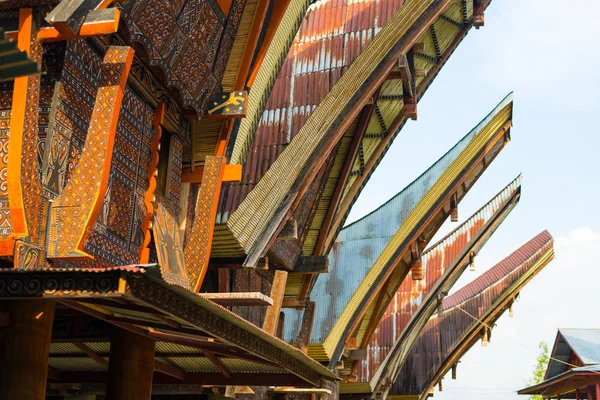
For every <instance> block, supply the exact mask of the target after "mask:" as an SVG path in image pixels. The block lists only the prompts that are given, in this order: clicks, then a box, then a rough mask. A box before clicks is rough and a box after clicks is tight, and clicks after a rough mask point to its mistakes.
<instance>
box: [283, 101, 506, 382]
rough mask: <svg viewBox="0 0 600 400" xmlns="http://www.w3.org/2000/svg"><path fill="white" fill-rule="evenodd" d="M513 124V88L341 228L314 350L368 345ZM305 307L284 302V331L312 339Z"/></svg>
mask: <svg viewBox="0 0 600 400" xmlns="http://www.w3.org/2000/svg"><path fill="white" fill-rule="evenodd" d="M511 125H512V95H509V96H507V97H506V98H505V99H503V100H502V101H501V102H500V103H499V104H498V105H497V106H496V107H495V108H494V109H493V110H492V112H490V114H489V115H488V116H487V117H486V118H484V119H483V120H482V121H481V122H480V123H479V124H478V125H477V126H476V127H475V128H473V129H472V130H471V132H469V133H468V134H467V135H466V136H465V137H464V138H463V139H461V140H460V141H459V142H458V143H457V144H456V145H455V146H454V147H453V148H452V149H450V150H449V151H448V152H447V153H446V154H445V155H444V156H443V157H442V158H440V159H439V160H438V161H437V162H436V163H434V164H433V165H432V166H431V167H430V168H429V169H428V170H427V171H425V172H424V173H423V174H422V175H421V176H420V177H418V178H417V179H416V180H415V181H413V182H412V183H411V184H410V185H409V186H407V187H406V188H405V189H404V190H402V191H401V192H400V193H398V194H397V195H396V196H394V197H393V198H392V199H390V200H389V201H387V202H386V203H385V204H384V205H382V206H381V207H379V208H378V209H377V210H375V211H373V212H372V213H370V214H369V215H367V216H365V217H363V218H362V219H360V220H358V221H356V222H354V223H352V224H350V225H348V226H346V227H345V228H344V229H342V231H341V232H340V235H339V237H338V238H337V240H336V242H335V244H334V245H333V249H332V251H331V253H330V255H329V259H330V272H329V273H328V274H323V275H321V276H319V278H318V279H317V281H316V284H315V286H314V288H313V290H312V293H311V298H312V300H313V301H314V302H315V303H316V311H315V316H314V327H313V329H312V334H311V335H310V345H309V346H308V354H309V355H310V356H311V357H313V358H314V359H316V360H319V361H321V362H327V363H328V365H329V368H331V369H335V368H344V367H345V365H343V358H344V353H345V352H346V351H350V350H357V349H366V348H367V346H368V344H369V342H370V339H371V337H372V335H373V333H374V331H375V328H377V326H378V325H379V322H380V320H381V318H382V317H383V315H384V313H385V310H386V308H387V306H388V304H389V303H390V302H391V301H392V298H393V297H394V294H395V293H396V291H397V290H398V288H399V286H400V284H401V283H402V281H403V280H404V279H421V278H422V261H421V260H422V256H421V253H422V251H423V250H424V249H425V247H426V245H427V243H428V242H429V241H430V240H431V238H432V237H433V236H434V235H435V233H436V232H437V231H438V229H439V228H440V227H441V225H442V224H443V222H444V221H445V220H446V219H447V218H448V217H449V216H451V219H453V220H457V218H458V204H459V202H460V201H461V200H462V199H463V198H464V196H465V195H466V194H467V192H468V191H469V189H471V188H472V187H473V185H474V184H475V182H476V181H477V179H478V178H479V177H480V176H481V174H483V172H484V171H485V170H486V168H487V167H488V166H489V165H490V164H491V162H492V161H493V160H494V159H495V157H496V156H497V155H498V154H499V152H500V151H501V150H502V149H503V148H504V146H505V145H506V144H507V143H508V142H509V139H510V127H511ZM411 270H412V273H410V274H409V271H411ZM307 314H309V313H308V312H304V313H302V312H301V311H298V310H286V326H285V327H284V328H285V338H286V340H288V341H294V340H297V342H298V345H299V347H303V346H304V344H303V343H302V342H303V341H306V343H307V344H308V340H309V339H308V337H307V335H306V332H307V330H306V329H303V328H304V327H303V326H304V325H305V324H306V319H307V318H306V315H307ZM300 321H302V323H301V322H300ZM297 336H299V337H298V338H297ZM296 338H297V339H296ZM352 364H354V362H353V361H349V362H348V365H350V368H349V369H350V370H353V369H354V366H353V365H352ZM351 374H352V372H351V371H346V375H351Z"/></svg>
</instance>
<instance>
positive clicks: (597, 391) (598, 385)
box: [596, 383, 600, 400]
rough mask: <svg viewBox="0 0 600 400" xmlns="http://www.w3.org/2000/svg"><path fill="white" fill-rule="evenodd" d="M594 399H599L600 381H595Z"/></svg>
mask: <svg viewBox="0 0 600 400" xmlns="http://www.w3.org/2000/svg"><path fill="white" fill-rule="evenodd" d="M596 400H600V383H596Z"/></svg>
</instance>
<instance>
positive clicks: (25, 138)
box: [0, 9, 43, 256]
mask: <svg viewBox="0 0 600 400" xmlns="http://www.w3.org/2000/svg"><path fill="white" fill-rule="evenodd" d="M32 21H33V18H32V13H31V9H21V10H20V11H19V34H18V46H19V48H20V49H21V50H23V51H26V52H27V54H28V56H29V58H30V59H32V60H33V61H35V62H37V63H38V64H39V63H41V61H42V47H41V44H40V43H39V41H38V40H37V39H36V35H35V26H34V25H33V22H32ZM39 94H40V75H38V74H35V75H29V76H25V77H20V78H17V79H15V83H14V91H13V99H12V110H11V120H10V132H11V134H10V136H9V138H8V149H9V150H8V157H7V158H8V163H7V164H6V165H2V167H3V168H6V174H5V176H6V181H5V182H6V189H7V190H6V196H7V198H8V209H9V215H8V216H6V217H7V219H8V220H9V221H10V224H11V228H12V234H11V235H9V236H8V237H6V236H5V237H3V238H2V239H1V240H0V255H4V256H10V255H13V254H14V249H15V240H16V239H19V238H27V237H29V238H28V241H30V242H33V243H36V244H38V243H39V241H40V239H41V237H42V236H43V234H42V233H41V232H40V218H41V210H42V190H41V183H40V177H39V173H38V160H37V154H38V150H37V146H38V109H39ZM3 175H4V174H3Z"/></svg>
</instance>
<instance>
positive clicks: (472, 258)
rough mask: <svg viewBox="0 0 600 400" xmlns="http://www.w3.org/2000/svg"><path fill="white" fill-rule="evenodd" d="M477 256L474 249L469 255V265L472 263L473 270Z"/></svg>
mask: <svg viewBox="0 0 600 400" xmlns="http://www.w3.org/2000/svg"><path fill="white" fill-rule="evenodd" d="M475 257H477V255H476V254H475V252H474V251H472V252H471V254H470V255H469V265H470V269H471V271H475Z"/></svg>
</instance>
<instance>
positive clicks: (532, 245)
mask: <svg viewBox="0 0 600 400" xmlns="http://www.w3.org/2000/svg"><path fill="white" fill-rule="evenodd" d="M553 259H554V248H553V239H552V236H550V234H549V233H548V232H547V231H544V232H542V233H540V234H539V235H537V236H536V237H534V238H533V239H531V240H530V241H529V242H527V243H526V244H525V245H523V246H522V247H520V248H519V249H517V250H516V251H515V252H514V253H512V254H511V255H510V256H508V257H507V258H505V259H504V260H502V261H501V262H500V263H498V264H497V265H496V266H494V267H492V268H491V269H489V270H488V271H486V272H485V273H484V274H482V275H481V276H480V277H478V278H477V279H475V280H474V281H473V282H471V283H470V284H468V285H467V286H465V287H463V288H461V289H460V290H458V291H457V292H456V293H454V294H453V295H451V296H448V297H447V298H445V299H444V301H443V303H442V306H441V307H440V309H439V310H438V312H437V314H435V315H434V316H433V317H432V318H431V319H430V320H429V321H428V322H427V324H426V325H425V327H424V328H423V330H422V332H421V333H420V334H419V337H418V339H417V340H416V342H415V343H414V345H413V346H412V349H411V350H410V353H409V354H408V356H407V357H406V359H405V361H404V363H403V364H402V366H401V368H400V372H399V373H398V375H397V377H395V378H394V380H392V381H390V382H388V383H387V384H386V385H384V386H382V387H381V388H380V391H379V392H378V393H376V395H377V396H380V397H382V398H391V399H396V400H424V399H426V398H427V397H429V396H430V395H431V394H432V393H433V391H434V387H435V386H436V385H438V386H439V389H440V390H442V379H443V378H444V376H445V375H446V374H447V373H448V372H449V371H450V370H452V379H456V376H457V365H458V363H459V361H460V359H461V358H462V357H463V355H464V354H465V353H466V352H467V351H469V349H470V348H471V347H473V345H474V344H475V343H477V341H479V340H481V342H482V345H484V346H487V344H488V343H489V341H490V339H491V334H492V328H493V327H494V325H495V323H496V321H497V320H498V319H499V318H500V316H502V314H503V313H504V312H506V310H510V313H511V314H512V306H513V303H514V301H515V299H516V298H517V297H518V295H519V293H520V291H521V290H522V289H523V287H524V286H525V285H526V284H527V283H529V282H530V281H531V279H533V278H534V277H535V276H536V275H537V274H538V273H539V272H540V271H541V270H542V269H543V268H544V267H545V266H546V265H548V263H550V262H551V261H552V260H553Z"/></svg>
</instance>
